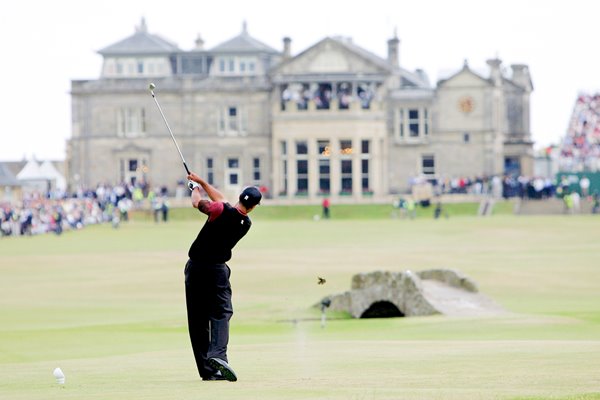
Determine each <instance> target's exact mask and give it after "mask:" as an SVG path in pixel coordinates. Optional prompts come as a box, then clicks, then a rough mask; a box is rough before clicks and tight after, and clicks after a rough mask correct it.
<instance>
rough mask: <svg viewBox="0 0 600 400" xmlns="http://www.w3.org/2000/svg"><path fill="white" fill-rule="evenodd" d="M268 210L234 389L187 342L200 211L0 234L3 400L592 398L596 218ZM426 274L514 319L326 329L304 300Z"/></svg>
mask: <svg viewBox="0 0 600 400" xmlns="http://www.w3.org/2000/svg"><path fill="white" fill-rule="evenodd" d="M266 208H267V207H265V210H266ZM334 212H335V210H334ZM267 215H268V213H267V212H264V213H263V214H261V212H257V213H256V215H255V216H254V218H253V220H254V226H253V229H252V231H251V232H250V234H249V235H248V236H247V237H246V238H244V239H243V240H242V242H240V244H239V245H238V247H237V249H236V250H235V252H234V258H233V260H232V262H231V263H230V266H231V268H232V270H233V275H232V285H233V294H234V299H233V302H234V310H235V314H234V318H233V320H232V331H231V340H230V346H229V356H230V362H231V364H232V366H233V367H234V368H235V370H236V372H237V373H238V376H239V381H238V382H236V383H229V382H202V381H200V380H199V379H198V375H197V372H196V369H195V364H194V360H193V355H192V351H191V347H190V344H189V339H188V336H187V326H186V315H185V302H184V291H183V266H184V264H185V261H186V252H187V249H188V247H189V244H190V243H191V241H192V240H193V238H194V237H195V235H196V234H197V231H198V229H199V228H200V226H201V224H202V223H203V219H202V218H201V216H196V215H195V214H194V215H193V218H191V219H185V218H181V219H180V220H176V221H172V222H169V223H168V224H160V225H156V224H154V223H153V222H147V221H141V220H139V219H138V220H137V221H133V222H130V223H129V224H125V225H122V227H121V228H120V229H118V230H113V229H112V228H110V226H108V225H106V226H96V227H88V228H86V229H85V230H82V231H80V232H67V233H65V234H64V235H63V236H61V237H56V236H53V235H46V236H39V237H31V238H11V239H2V240H0V378H1V379H0V399H10V400H20V399H28V400H29V399H39V400H47V399H77V400H91V399H98V400H106V399H119V400H123V399H127V400H131V399H144V400H147V399H157V400H158V399H160V400H166V399H177V400H179V399H190V400H196V399H225V400H227V399H236V400H237V399H261V400H281V399H298V400H300V399H303V400H304V399H331V400H348V399H355V400H369V399H390V400H391V399H394V400H395V399H549V398H553V399H585V400H590V399H600V220H599V219H598V218H592V217H591V216H580V217H566V216H556V217H514V216H510V215H501V216H493V217H490V218H476V217H467V216H461V217H455V218H454V217H451V218H450V219H442V220H433V219H431V217H427V218H425V217H422V218H418V219H416V220H413V221H411V220H397V219H396V220H393V219H389V218H387V219H384V218H381V219H352V218H349V219H345V220H336V219H333V220H329V221H318V222H317V221H312V220H309V218H307V219H298V218H296V219H290V220H276V219H272V218H268V217H267ZM334 215H335V214H334ZM433 267H448V268H455V269H458V270H460V271H462V272H463V273H465V274H467V275H469V276H470V277H471V278H473V279H475V281H477V283H478V284H479V286H480V289H481V291H482V292H483V293H485V294H486V295H488V296H490V297H492V298H493V299H495V300H496V301H497V302H499V303H500V304H502V305H503V306H504V307H505V308H507V309H509V310H510V311H512V312H513V314H510V315H508V316H502V317H493V318H492V317H488V318H448V317H442V316H435V317H420V318H396V319H369V320H354V319H347V318H343V316H337V317H338V318H339V319H331V320H330V321H329V322H328V324H327V326H326V328H325V329H321V327H320V323H319V321H318V317H319V315H320V312H319V311H318V310H316V309H314V308H312V307H311V306H312V305H313V304H315V303H317V302H318V301H319V300H320V299H321V298H322V297H324V296H326V295H328V294H333V293H338V292H343V291H346V290H348V289H349V288H350V279H351V277H352V275H353V274H355V273H358V272H369V271H373V270H393V271H400V270H404V269H412V270H419V269H425V268H433ZM317 276H322V277H325V278H326V279H327V283H326V284H325V285H317ZM294 320H296V322H292V321H294ZM55 367H61V368H62V370H63V371H64V372H65V375H66V377H67V381H66V385H64V386H59V385H57V384H56V383H55V381H54V378H53V376H52V371H53V369H54V368H55Z"/></svg>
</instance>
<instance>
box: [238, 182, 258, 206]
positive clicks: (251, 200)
mask: <svg viewBox="0 0 600 400" xmlns="http://www.w3.org/2000/svg"><path fill="white" fill-rule="evenodd" d="M261 199H262V194H261V193H260V190H258V188H257V187H256V186H248V187H247V188H246V189H244V191H243V192H242V193H241V194H240V203H242V204H243V205H244V207H247V208H250V207H254V206H255V205H257V204H260V200H261Z"/></svg>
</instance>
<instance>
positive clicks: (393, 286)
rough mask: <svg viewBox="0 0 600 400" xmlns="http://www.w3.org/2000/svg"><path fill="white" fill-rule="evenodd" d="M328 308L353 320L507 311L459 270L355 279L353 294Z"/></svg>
mask: <svg viewBox="0 0 600 400" xmlns="http://www.w3.org/2000/svg"><path fill="white" fill-rule="evenodd" d="M326 300H330V305H329V309H330V310H332V311H345V312H348V313H350V314H351V315H352V316H353V317H354V318H373V317H398V316H406V317H412V316H419V315H434V314H444V315H460V316H475V315H495V314H499V313H503V312H505V311H504V310H503V309H502V308H501V307H500V306H499V305H498V304H496V303H495V302H494V301H492V300H491V299H489V298H488V297H486V296H484V295H483V294H481V293H479V291H478V288H477V284H476V283H475V282H474V281H473V280H471V279H470V278H468V277H466V276H464V275H463V274H461V273H460V272H458V271H455V270H451V269H430V270H425V271H419V272H412V271H403V272H389V271H375V272H370V273H361V274H357V275H354V277H353V278H352V288H351V290H350V291H347V292H344V293H341V294H336V295H332V296H329V297H326V298H325V299H323V301H326Z"/></svg>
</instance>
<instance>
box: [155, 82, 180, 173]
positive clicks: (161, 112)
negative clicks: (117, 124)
mask: <svg viewBox="0 0 600 400" xmlns="http://www.w3.org/2000/svg"><path fill="white" fill-rule="evenodd" d="M155 88H156V85H155V84H154V83H150V85H148V90H150V94H151V95H152V98H153V99H154V102H155V103H156V106H157V107H158V111H160V115H161V116H162V119H163V121H165V125H166V126H167V129H168V130H169V133H170V134H171V138H172V139H173V143H175V147H177V151H178V152H179V156H180V157H181V161H183V166H184V167H185V171H186V172H187V173H188V175H189V174H190V170H189V169H188V166H187V164H186V163H185V158H183V154H181V150H180V149H179V145H178V144H177V141H176V140H175V136H173V131H172V130H171V127H170V126H169V123H168V122H167V118H166V117H165V114H164V113H163V111H162V108H161V107H160V104H158V100H157V99H156V95H154V89H155Z"/></svg>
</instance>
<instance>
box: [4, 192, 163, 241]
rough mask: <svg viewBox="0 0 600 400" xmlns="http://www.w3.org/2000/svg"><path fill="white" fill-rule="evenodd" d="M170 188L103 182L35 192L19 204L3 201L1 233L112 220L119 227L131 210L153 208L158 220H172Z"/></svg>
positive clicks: (59, 229) (21, 233) (31, 232)
mask: <svg viewBox="0 0 600 400" xmlns="http://www.w3.org/2000/svg"><path fill="white" fill-rule="evenodd" d="M167 196H168V192H167V188H166V187H162V188H156V189H150V188H149V187H148V185H143V184H142V185H136V186H134V185H128V184H120V185H114V186H113V185H107V184H99V185H98V186H97V187H96V188H94V189H85V190H84V189H79V190H77V191H75V192H74V193H66V192H56V191H54V192H48V193H40V192H31V193H27V194H25V195H24V197H23V200H22V202H20V204H18V205H15V204H12V203H8V202H5V203H2V202H0V236H24V235H35V234H41V233H48V232H54V233H56V234H57V235H60V234H61V233H62V232H63V231H64V230H77V229H82V228H83V227H84V226H86V225H91V224H100V223H111V224H112V225H113V227H115V228H116V227H118V226H119V224H120V223H121V222H122V221H128V220H129V214H130V211H131V210H135V209H142V208H146V209H147V208H150V209H152V211H153V213H154V219H155V221H156V222H159V220H162V221H165V222H166V221H167V220H168V211H169V206H168V202H167Z"/></svg>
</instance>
